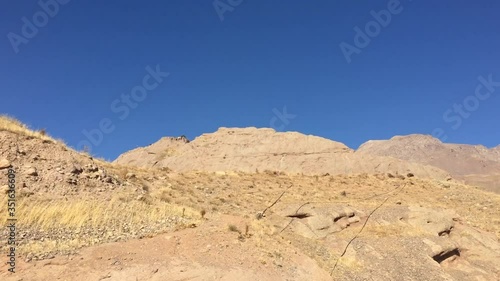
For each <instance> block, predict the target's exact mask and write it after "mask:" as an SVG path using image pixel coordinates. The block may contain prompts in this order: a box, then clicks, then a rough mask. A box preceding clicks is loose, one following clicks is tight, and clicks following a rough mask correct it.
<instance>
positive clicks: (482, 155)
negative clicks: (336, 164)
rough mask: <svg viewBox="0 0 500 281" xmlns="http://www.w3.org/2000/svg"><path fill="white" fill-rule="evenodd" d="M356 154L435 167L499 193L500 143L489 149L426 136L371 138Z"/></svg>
mask: <svg viewBox="0 0 500 281" xmlns="http://www.w3.org/2000/svg"><path fill="white" fill-rule="evenodd" d="M356 154H360V155H378V156H390V157H394V158H397V159H401V160H405V161H409V162H413V163H421V164H424V165H431V166H435V167H438V168H441V169H443V170H445V171H447V172H449V173H450V174H451V175H452V176H453V177H454V178H457V179H462V180H466V181H467V183H469V184H474V185H479V186H481V187H484V188H486V189H489V190H492V191H496V192H500V184H499V181H498V179H499V178H500V146H498V147H496V148H492V149H488V148H486V147H484V146H482V145H466V144H450V143H442V142H441V141H439V140H438V139H436V138H433V137H431V136H427V135H408V136H396V137H393V138H391V139H390V140H377V141H368V142H366V143H364V144H363V145H361V146H360V147H359V149H358V150H357V151H356Z"/></svg>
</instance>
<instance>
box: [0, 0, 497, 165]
mask: <svg viewBox="0 0 500 281" xmlns="http://www.w3.org/2000/svg"><path fill="white" fill-rule="evenodd" d="M54 1H55V0H53V1H50V0H42V2H44V3H45V2H52V4H50V5H48V8H46V9H47V10H48V11H49V12H50V13H51V14H52V16H50V15H49V16H46V17H44V15H46V14H44V13H47V12H43V9H42V7H41V6H40V5H39V4H38V2H37V1H2V2H1V4H0V6H1V7H0V23H1V25H0V29H1V34H2V37H1V39H0V54H1V65H0V77H1V80H0V91H1V102H0V112H1V113H7V114H9V115H13V116H15V117H16V118H18V119H20V120H21V121H23V122H25V123H27V124H29V125H30V126H32V127H33V128H37V129H38V128H46V129H47V131H48V132H49V133H50V134H51V135H53V136H55V137H57V138H62V139H64V140H65V141H66V142H67V143H68V144H69V145H71V146H73V147H77V146H78V145H79V144H80V145H81V144H82V141H89V139H87V137H85V136H84V134H83V133H82V131H83V130H87V131H88V132H91V133H92V132H94V133H95V131H93V130H95V129H97V128H99V126H100V124H99V123H101V122H104V123H105V124H104V125H103V126H104V128H105V130H106V131H107V132H105V133H102V134H103V137H102V141H99V142H98V140H99V138H98V134H97V135H96V134H94V137H95V139H94V141H95V142H96V143H98V144H97V145H94V144H92V153H93V154H96V155H99V156H103V157H105V158H107V159H114V158H115V157H116V156H117V155H119V154H120V153H122V152H124V151H126V150H129V149H132V148H135V147H137V146H144V145H148V144H150V143H152V142H155V141H156V140H158V139H159V138H160V137H162V136H179V135H186V136H187V137H188V138H190V139H193V138H194V137H196V136H198V135H200V134H202V133H206V132H213V131H215V130H217V128H218V127H221V126H224V127H247V126H256V127H270V126H271V124H270V123H271V122H274V123H272V124H273V125H274V126H275V127H276V128H277V129H278V130H285V131H300V132H303V133H306V134H314V135H319V136H323V137H326V138H330V139H334V140H337V141H341V142H343V143H345V144H347V145H348V146H350V147H352V148H357V147H358V146H359V145H360V144H361V143H363V142H365V141H366V140H369V139H386V138H390V137H392V136H393V135H401V134H410V133H422V134H432V133H433V131H434V130H435V129H436V128H441V129H442V132H444V133H445V134H446V136H447V139H446V142H456V143H471V144H484V145H486V146H488V147H492V146H496V145H498V144H499V143H500V130H499V129H500V125H499V124H500V122H499V120H500V86H499V82H500V64H499V63H500V16H499V15H498V11H500V2H498V1H494V0H488V1H486V0H485V1H465V0H463V1H452V0H447V1H430V0H428V1H424V0H413V1H410V0H406V1H403V0H402V1H401V2H399V4H397V3H396V2H394V1H393V0H391V1H364V2H362V3H361V1H327V0H323V1H314V2H313V1H298V0H289V1H276V0H274V1H270V0H260V1H257V0H254V1H249V0H243V1H241V3H239V2H240V0H230V1H229V0H220V2H217V3H216V4H217V7H218V8H219V9H220V10H219V14H222V17H223V21H221V17H220V16H219V14H218V13H217V11H216V9H215V8H214V4H213V1H194V0H172V1H164V0H156V1H128V0H121V1H117V0H115V1H97V0H92V1H82V0H71V1H69V2H68V0H64V1H63V0H60V2H61V3H64V2H68V3H65V4H57V5H58V8H57V9H56V7H55V6H54V5H53V3H56V2H54ZM391 2H392V3H391ZM231 4H233V5H234V6H235V7H233V6H231ZM238 4H239V5H238ZM228 5H229V6H228ZM228 7H229V8H228ZM389 7H390V8H389ZM224 8H226V9H228V10H227V11H225V12H223V9H224ZM381 10H386V11H388V12H386V13H384V12H382V14H381V16H380V18H381V21H383V20H384V19H385V20H386V22H382V23H383V24H384V25H385V26H382V25H380V24H378V27H379V28H380V30H376V28H377V24H375V25H374V24H373V23H370V22H371V21H373V20H374V16H373V15H372V14H371V11H375V12H379V11H381ZM40 11H42V12H40ZM387 13H390V14H391V20H390V22H388V21H387V18H384V15H387ZM23 17H26V19H27V21H28V23H25V22H23V20H22V18H23ZM34 17H35V20H34V19H33V18H34ZM34 21H36V23H37V24H38V25H39V26H40V27H37V26H35V24H34ZM44 21H45V22H44ZM31 24H33V26H34V27H35V28H37V29H38V30H36V32H34V31H33V30H30V28H29V27H30V26H29V25H31ZM24 25H27V26H25V27H24V28H23V26H24ZM367 25H368V27H369V28H372V29H371V34H372V35H373V37H369V38H370V42H369V44H367V45H366V44H365V45H366V46H365V45H363V44H362V43H366V42H362V40H361V39H360V40H358V41H359V42H358V45H356V43H355V40H354V39H355V35H356V31H355V29H354V28H355V27H356V26H357V27H359V28H360V29H361V30H365V28H366V26H367ZM33 26H31V27H33ZM23 29H24V35H23ZM363 32H366V31H363ZM366 36H368V35H366ZM28 37H31V38H28ZM358 39H359V38H358ZM342 42H345V44H349V45H350V46H352V48H351V49H350V50H351V51H352V50H353V48H357V47H356V46H358V47H360V48H357V53H353V54H351V56H350V59H351V62H350V63H348V62H347V60H346V57H345V56H344V54H343V52H342V50H341V47H340V44H341V43H342ZM16 48H17V51H18V52H17V53H16V52H15V50H16ZM157 65H159V68H160V71H161V72H168V73H170V75H169V76H168V77H166V78H162V77H159V79H160V80H161V79H163V81H162V82H161V83H157V82H156V80H154V79H153V78H151V77H149V76H146V75H148V71H147V70H146V67H147V66H150V67H151V68H152V69H154V68H156V66H157ZM490 75H491V79H492V80H493V81H498V82H493V85H494V86H492V84H491V83H490V85H489V90H488V87H486V86H479V85H483V84H481V83H480V82H479V80H478V77H479V76H482V77H484V78H485V79H488V76H490ZM144 79H145V80H146V85H147V87H148V88H150V89H151V90H147V96H146V97H145V98H144V96H140V94H141V91H140V90H141V89H144V87H143V86H144V84H143V80H144ZM495 83H496V84H495ZM478 87H479V90H478V91H479V92H478V93H479V95H480V97H481V99H479V98H478V97H477V96H476V89H477V88H478ZM490 90H492V92H490ZM132 91H134V93H135V94H136V97H138V98H140V99H142V98H144V99H143V100H141V101H140V102H137V103H134V104H133V105H134V106H136V107H135V108H132V107H131V106H132V105H129V103H126V102H125V101H122V100H120V99H121V95H122V94H123V95H129V96H130V95H131V92H132ZM488 95H489V96H488ZM115 100H116V101H115ZM128 102H130V100H129V101H128ZM132 102H133V101H132ZM464 102H466V103H468V105H467V107H466V108H465V109H464V108H462V112H461V113H459V112H458V111H456V110H457V109H456V108H454V107H453V106H454V104H457V105H459V104H463V103H464ZM113 104H114V109H112V105H113ZM284 106H286V108H287V113H288V114H293V115H295V117H294V118H293V119H289V120H288V121H289V123H288V124H285V123H283V122H282V121H281V120H280V119H279V118H277V117H276V113H275V112H276V110H277V111H282V110H283V107H284ZM467 108H468V109H467ZM273 109H276V110H274V111H273ZM127 110H129V112H126V111H127ZM447 110H450V111H449V112H448V113H447V115H446V114H445V113H446V112H447ZM127 113H128V114H127ZM443 114H445V115H446V118H444V117H443ZM460 114H462V115H460ZM465 116H467V118H466V117H465ZM106 118H107V119H106ZM103 119H104V121H102V120H103ZM122 119H123V120H122ZM459 122H461V124H459ZM110 127H111V128H110ZM111 129H113V130H112V131H111ZM99 130H101V129H99ZM110 131H111V132H110ZM100 132H102V130H101V131H100ZM441 138H442V139H443V138H444V137H441ZM89 143H90V142H89Z"/></svg>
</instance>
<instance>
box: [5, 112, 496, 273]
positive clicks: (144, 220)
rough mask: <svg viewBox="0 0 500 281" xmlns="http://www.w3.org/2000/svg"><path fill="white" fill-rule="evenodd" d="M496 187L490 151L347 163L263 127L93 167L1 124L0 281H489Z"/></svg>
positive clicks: (446, 150)
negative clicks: (12, 220)
mask: <svg viewBox="0 0 500 281" xmlns="http://www.w3.org/2000/svg"><path fill="white" fill-rule="evenodd" d="M9 171H14V172H15V175H16V176H15V179H16V190H15V194H16V210H15V216H16V218H17V221H16V227H17V230H16V231H17V232H16V245H15V246H16V262H15V273H12V272H9V271H8V269H9V268H10V267H11V266H10V265H9V264H7V261H8V259H9V258H8V257H7V254H8V253H9V252H10V246H9V244H8V242H9V239H8V237H9V235H10V233H9V230H8V229H7V225H8V219H9V215H8V214H9V212H8V202H9V201H8V200H9V199H8V198H9V194H10V193H11V192H9V190H10V188H9V186H8V180H9V173H12V172H9ZM499 174H500V149H499V147H496V148H491V149H488V148H486V147H482V146H471V145H459V144H445V143H441V142H440V141H439V140H437V139H434V138H432V137H430V136H423V135H410V136H397V137H394V138H392V139H390V140H380V141H368V142H367V143H365V144H363V145H362V146H361V147H360V148H359V149H357V150H354V149H351V148H349V147H347V146H346V145H344V144H342V143H340V142H336V141H333V140H328V139H325V138H321V137H317V136H309V135H304V134H300V133H298V132H276V131H274V130H272V129H266V128H259V129H258V128H220V129H219V130H218V131H216V132H213V133H207V134H204V135H202V136H199V137H197V138H196V139H194V140H192V141H189V140H188V139H186V138H185V137H164V138H162V139H160V140H159V141H158V142H156V143H154V144H151V145H149V146H145V147H140V148H136V149H134V150H131V151H128V152H124V153H123V154H122V155H121V156H120V157H118V158H117V159H116V160H115V161H113V162H108V161H105V160H103V159H99V158H96V157H94V156H92V155H90V154H88V153H85V152H79V151H75V150H74V149H72V148H70V147H68V146H67V145H66V144H65V143H64V141H62V140H57V139H54V138H52V137H50V136H49V135H48V134H47V132H45V131H36V130H31V129H30V128H28V127H27V126H26V125H24V124H22V123H21V122H19V121H17V120H15V119H12V118H10V117H5V116H2V117H0V221H1V222H2V224H3V225H5V227H3V228H2V230H1V231H0V234H1V236H0V252H1V253H2V255H1V256H0V261H1V263H0V278H1V280H25V281H27V280H30V281H31V280H89V281H90V280H173V281H181V280H248V281H250V280H269V281H271V280H398V281H399V280H408V281H409V280H488V281H489V280H491V281H497V280H499V278H498V276H500V242H499V238H500V195H499V192H500V189H499V185H498V179H499Z"/></svg>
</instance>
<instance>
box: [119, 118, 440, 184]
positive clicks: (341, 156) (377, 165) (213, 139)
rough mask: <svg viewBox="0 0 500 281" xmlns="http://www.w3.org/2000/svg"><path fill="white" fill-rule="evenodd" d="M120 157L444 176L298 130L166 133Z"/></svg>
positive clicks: (184, 165) (158, 162) (199, 166)
mask: <svg viewBox="0 0 500 281" xmlns="http://www.w3.org/2000/svg"><path fill="white" fill-rule="evenodd" d="M114 162H115V163H118V164H123V165H134V166H139V167H158V168H161V167H168V168H170V169H172V170H174V171H190V170H201V171H245V172H255V171H264V170H270V171H279V172H286V173H304V174H325V173H329V174H332V175H333V174H354V173H371V174H374V173H388V172H390V173H394V174H396V173H399V174H402V175H406V174H407V173H413V174H414V175H417V176H421V177H428V178H436V179H445V178H446V177H447V176H448V173H447V172H446V171H444V170H442V169H439V168H436V167H432V166H429V165H423V164H420V163H411V162H408V161H404V160H401V159H396V158H393V157H386V156H378V155H370V154H358V153H355V151H354V150H353V149H350V148H349V147H347V146H346V145H344V144H342V143H340V142H336V141H332V140H329V139H325V138H321V137H317V136H311V135H304V134H301V133H297V132H284V133H282V132H276V131H274V130H273V129H267V128H261V129H257V128H253V127H251V128H220V129H219V130H217V131H216V132H214V133H211V134H203V135H202V136H200V137H198V138H196V139H195V140H193V141H192V142H187V141H180V140H176V138H162V139H161V140H159V141H158V142H156V143H154V144H152V145H150V146H147V147H143V148H137V149H134V150H131V151H129V152H126V153H124V154H122V155H120V156H119V157H118V158H117V159H116V160H115V161H114Z"/></svg>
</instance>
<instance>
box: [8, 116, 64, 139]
mask: <svg viewBox="0 0 500 281" xmlns="http://www.w3.org/2000/svg"><path fill="white" fill-rule="evenodd" d="M0 131H9V132H12V133H16V134H19V135H23V136H29V137H34V138H38V139H42V140H48V141H52V142H60V141H56V140H55V139H53V138H52V137H50V136H49V135H47V133H46V132H45V130H40V131H35V130H32V129H30V128H29V127H28V126H27V125H25V124H23V123H21V122H20V121H19V120H17V119H15V118H13V117H10V116H7V115H0Z"/></svg>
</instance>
